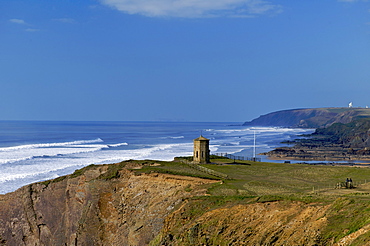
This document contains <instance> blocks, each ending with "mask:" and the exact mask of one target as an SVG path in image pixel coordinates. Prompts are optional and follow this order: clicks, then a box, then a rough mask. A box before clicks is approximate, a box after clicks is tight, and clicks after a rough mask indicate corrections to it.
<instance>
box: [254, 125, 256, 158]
mask: <svg viewBox="0 0 370 246" xmlns="http://www.w3.org/2000/svg"><path fill="white" fill-rule="evenodd" d="M253 133H254V134H253V135H254V138H253V140H254V141H253V158H256V131H253Z"/></svg>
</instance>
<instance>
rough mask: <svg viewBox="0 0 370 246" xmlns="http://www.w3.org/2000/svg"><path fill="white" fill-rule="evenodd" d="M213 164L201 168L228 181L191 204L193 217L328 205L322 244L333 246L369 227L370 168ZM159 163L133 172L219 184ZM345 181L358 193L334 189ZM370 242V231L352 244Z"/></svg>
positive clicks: (172, 164)
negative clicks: (251, 206) (254, 207)
mask: <svg viewBox="0 0 370 246" xmlns="http://www.w3.org/2000/svg"><path fill="white" fill-rule="evenodd" d="M211 161H212V162H213V163H212V164H206V165H202V166H204V167H206V168H208V169H212V170H214V171H217V172H220V173H224V174H226V175H227V176H228V178H227V179H224V180H222V181H221V182H216V183H214V184H212V185H209V186H208V187H207V188H208V193H209V195H208V196H204V197H194V198H192V199H191V200H190V201H189V204H188V207H189V208H188V210H187V213H189V215H188V217H189V218H196V217H197V216H199V215H200V214H202V213H204V212H206V211H207V210H210V209H215V208H219V207H224V206H229V205H235V204H245V203H251V202H252V203H253V202H270V201H286V202H290V201H299V202H303V203H306V204H313V205H314V204H322V205H330V209H329V210H328V212H327V214H326V218H327V221H328V224H327V226H326V227H325V228H323V229H322V237H323V242H328V244H330V245H332V244H333V243H334V242H338V241H339V240H340V239H341V238H343V237H344V236H347V235H349V234H351V233H353V232H356V231H358V230H360V229H361V228H364V227H365V228H367V227H369V228H370V182H368V181H370V168H367V167H342V166H324V165H304V164H285V163H266V162H250V161H237V162H238V164H230V163H232V162H233V161H232V160H227V159H212V160H211ZM153 162H154V161H153ZM155 163H156V164H157V165H151V166H145V167H144V168H142V169H139V170H135V171H136V172H141V173H147V172H160V173H171V174H179V175H187V176H193V177H202V178H208V179H219V178H217V177H212V175H209V174H206V173H202V172H200V171H198V170H195V169H193V168H191V166H190V165H187V164H184V163H181V162H158V161H156V162H155ZM226 163H229V164H226ZM158 164H159V165H158ZM346 178H352V180H353V181H354V183H355V188H354V189H345V188H340V189H338V188H336V184H337V183H338V182H344V181H345V180H346ZM179 228H180V225H179ZM369 241H370V230H369V232H366V233H363V234H361V236H359V237H357V238H356V240H354V241H353V242H352V243H351V245H363V244H364V242H369Z"/></svg>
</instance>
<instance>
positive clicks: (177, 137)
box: [161, 136, 185, 139]
mask: <svg viewBox="0 0 370 246" xmlns="http://www.w3.org/2000/svg"><path fill="white" fill-rule="evenodd" d="M182 138H185V136H176V137H161V139H182Z"/></svg>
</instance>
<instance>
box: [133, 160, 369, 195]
mask: <svg viewBox="0 0 370 246" xmlns="http://www.w3.org/2000/svg"><path fill="white" fill-rule="evenodd" d="M211 161H212V163H213V164H206V165H202V166H204V167H206V168H208V169H211V170H214V171H217V172H219V173H223V174H226V175H227V176H228V179H224V180H223V182H222V184H217V185H214V186H212V187H211V188H209V193H210V194H211V195H214V196H233V195H245V196H251V195H253V196H263V195H290V194H311V193H313V192H314V193H324V194H326V195H329V194H332V195H335V194H338V195H342V194H347V193H353V192H361V193H366V192H370V190H369V191H367V189H366V188H365V186H366V185H365V183H366V182H368V181H370V168H363V167H342V166H324V165H306V164H285V163H267V162H251V161H238V163H237V164H226V163H232V160H228V159H212V160H211ZM156 163H157V164H160V165H157V166H146V167H144V168H143V169H140V170H138V171H137V172H161V173H171V174H177V175H186V176H193V177H201V178H207V179H220V178H218V177H215V176H212V175H210V174H207V173H203V172H201V171H198V170H196V169H193V168H191V165H187V164H184V163H181V162H159V161H157V162H156ZM238 164H239V165H238ZM346 178H352V180H353V182H354V183H355V185H356V187H357V188H356V189H353V190H349V189H336V184H337V183H338V182H344V181H345V180H346Z"/></svg>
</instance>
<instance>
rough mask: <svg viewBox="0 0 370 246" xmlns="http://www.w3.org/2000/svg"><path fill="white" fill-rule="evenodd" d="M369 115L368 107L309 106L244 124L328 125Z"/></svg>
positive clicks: (262, 116)
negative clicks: (308, 107)
mask: <svg viewBox="0 0 370 246" xmlns="http://www.w3.org/2000/svg"><path fill="white" fill-rule="evenodd" d="M363 117H370V109H368V108H310V109H291V110H282V111H277V112H272V113H269V114H266V115H261V116H260V117H258V118H256V119H254V120H252V121H250V122H245V123H244V124H243V125H244V126H278V127H297V128H320V127H328V126H330V125H332V124H334V123H344V124H345V123H349V122H352V121H353V120H354V119H359V118H363Z"/></svg>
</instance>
